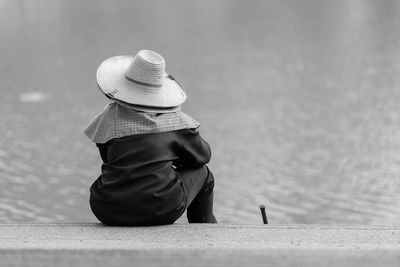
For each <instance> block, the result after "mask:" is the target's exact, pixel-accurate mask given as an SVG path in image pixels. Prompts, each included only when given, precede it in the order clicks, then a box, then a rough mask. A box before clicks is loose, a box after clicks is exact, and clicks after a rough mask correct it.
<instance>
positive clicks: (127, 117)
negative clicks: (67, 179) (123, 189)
mask: <svg viewBox="0 0 400 267" xmlns="http://www.w3.org/2000/svg"><path fill="white" fill-rule="evenodd" d="M199 126H200V123H199V122H197V121H196V120H194V119H193V118H191V117H190V116H189V115H186V114H185V113H183V112H181V111H177V112H171V113H145V112H138V111H135V110H134V109H130V108H128V107H125V106H122V105H119V104H117V103H116V102H114V101H112V102H111V103H110V104H109V105H107V106H106V107H105V109H104V110H103V111H102V112H100V113H99V114H98V115H97V116H95V117H94V118H93V120H92V121H91V122H90V123H89V124H88V125H87V126H86V129H85V130H84V133H85V134H86V135H87V136H88V137H89V139H90V140H92V141H93V142H95V143H100V144H104V143H106V142H107V141H109V140H111V139H114V138H121V137H125V136H130V135H138V134H150V133H161V132H169V131H176V130H182V129H192V128H197V127H199Z"/></svg>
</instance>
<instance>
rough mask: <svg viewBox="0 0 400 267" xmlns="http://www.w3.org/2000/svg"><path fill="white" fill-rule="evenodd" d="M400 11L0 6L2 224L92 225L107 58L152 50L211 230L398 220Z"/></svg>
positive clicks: (211, 3)
mask: <svg viewBox="0 0 400 267" xmlns="http://www.w3.org/2000/svg"><path fill="white" fill-rule="evenodd" d="M399 15H400V2H399V1H396V0H392V1H390V0H387V1H373V0H370V1H367V0H351V1H347V0H337V1H321V0H303V1H297V0H284V1H283V0H279V1H278V0H277V1H266V0H258V1H239V0H236V1H233V0H225V1H221V0H219V1H215V0H208V1H186V0H181V1H162V0H159V1H156V0H147V1H107V0H91V1H80V0H79V1H78V0H68V1H67V0H65V1H62V0H37V1H29V0H26V1H24V0H0V92H1V97H0V114H1V117H0V130H1V138H0V221H1V222H95V221H96V219H95V217H94V216H93V215H92V213H91V212H90V208H89V205H88V196H89V191H88V190H89V186H90V184H91V183H92V182H93V181H94V179H96V178H97V176H98V175H99V172H100V164H101V161H100V157H99V155H98V152H97V149H96V147H95V146H94V145H93V144H92V143H90V141H89V140H88V139H87V138H86V137H85V136H84V135H83V133H82V130H83V128H84V126H85V125H86V123H87V122H88V121H89V120H90V119H91V118H92V117H93V116H94V115H95V114H96V113H98V112H99V111H100V110H101V109H102V108H103V107H104V106H105V105H106V104H107V102H108V101H107V99H106V98H105V97H104V96H103V95H102V94H101V93H100V92H99V91H98V89H97V88H96V83H95V72H96V69H97V67H98V65H99V64H100V63H101V61H102V60H104V59H105V58H107V57H110V56H114V55H124V54H135V53H136V52H137V51H138V50H140V49H151V50H155V51H158V52H160V53H161V54H162V55H164V57H165V58H166V61H167V70H168V71H169V72H170V73H171V74H172V75H173V76H174V77H176V78H177V79H178V80H179V81H180V83H181V84H182V85H183V86H184V87H185V88H186V91H187V93H188V95H189V99H188V100H187V102H186V104H185V105H184V111H185V112H186V113H188V114H190V115H192V116H193V117H195V118H196V119H197V120H199V121H200V122H201V124H202V126H201V128H200V131H201V133H202V135H203V137H204V138H205V139H206V140H208V142H209V143H210V145H211V147H212V150H213V158H212V162H211V164H210V168H211V169H212V171H213V173H214V175H215V177H216V179H217V180H216V194H215V213H216V215H217V217H218V219H219V221H220V222H223V223H249V224H261V223H262V221H261V216H260V213H259V209H258V206H259V204H266V206H267V214H268V217H269V220H270V222H271V223H327V224H341V223H350V224H369V225H391V224H398V223H399V222H400V198H399V193H400V179H399V177H400V153H399V152H400V106H399V102H400V76H399V73H400V52H399V48H400V16H399Z"/></svg>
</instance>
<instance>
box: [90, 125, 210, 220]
mask: <svg viewBox="0 0 400 267" xmlns="http://www.w3.org/2000/svg"><path fill="white" fill-rule="evenodd" d="M97 146H98V148H99V150H100V156H101V158H102V160H103V165H102V173H101V175H100V177H99V178H98V179H97V180H96V181H95V182H94V183H93V184H92V186H91V188H90V206H91V208H92V211H93V213H94V214H95V215H96V217H97V218H98V219H99V220H100V221H101V222H103V223H105V224H107V225H157V224H170V223H173V222H174V221H175V220H176V219H178V218H179V217H180V216H181V215H182V213H183V212H184V211H185V208H186V200H185V194H184V192H183V189H182V182H181V180H180V174H179V170H182V169H186V168H187V169H190V168H197V167H201V166H203V165H204V164H206V163H208V162H209V160H210V157H211V151H210V147H209V145H208V144H207V143H206V142H205V141H204V140H203V139H202V138H201V137H200V135H199V132H198V131H197V130H196V129H184V130H178V131H171V132H162V133H154V134H141V135H132V136H127V137H123V138H116V139H112V140H110V141H108V142H107V143H105V144H97Z"/></svg>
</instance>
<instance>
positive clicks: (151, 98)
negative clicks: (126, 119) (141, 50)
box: [96, 56, 187, 109]
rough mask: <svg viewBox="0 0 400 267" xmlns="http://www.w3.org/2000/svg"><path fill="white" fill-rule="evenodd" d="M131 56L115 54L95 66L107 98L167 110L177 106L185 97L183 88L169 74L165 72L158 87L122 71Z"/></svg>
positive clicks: (100, 85) (124, 69)
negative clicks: (138, 82) (127, 76)
mask: <svg viewBox="0 0 400 267" xmlns="http://www.w3.org/2000/svg"><path fill="white" fill-rule="evenodd" d="M133 59H134V57H133V56H115V57H111V58H108V59H106V60H105V61H103V63H101V65H100V66H99V68H98V69H97V75H96V78H97V85H98V87H99V89H100V90H101V91H102V92H103V93H104V94H105V95H106V96H107V97H109V98H111V99H116V100H120V101H122V102H124V103H127V104H132V105H136V106H142V107H151V108H156V109H157V108H161V109H168V108H173V107H178V106H180V105H181V104H182V103H183V102H185V100H186V98H187V96H186V93H185V92H184V90H183V88H182V87H181V86H180V85H179V83H178V82H176V81H175V80H174V79H171V77H170V76H169V74H168V73H166V72H165V73H164V75H165V77H164V82H163V85H162V86H161V87H159V88H154V87H149V86H145V85H139V84H137V83H134V82H132V81H129V80H128V79H126V77H125V72H126V69H127V68H128V66H129V65H130V64H131V62H132V60H133Z"/></svg>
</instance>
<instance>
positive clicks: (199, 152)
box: [174, 129, 211, 169]
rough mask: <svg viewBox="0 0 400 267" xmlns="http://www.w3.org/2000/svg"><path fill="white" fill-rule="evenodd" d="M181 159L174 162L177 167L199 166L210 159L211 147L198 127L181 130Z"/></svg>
mask: <svg viewBox="0 0 400 267" xmlns="http://www.w3.org/2000/svg"><path fill="white" fill-rule="evenodd" d="M179 151H180V153H179V159H178V160H177V161H176V162H174V165H175V166H176V168H177V169H187V168H197V167H201V166H203V165H205V164H206V163H208V162H209V161H210V158H211V149H210V146H209V144H208V143H207V142H206V141H205V140H204V139H203V138H201V136H200V134H199V132H198V131H197V129H187V130H184V131H180V150H179Z"/></svg>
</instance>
